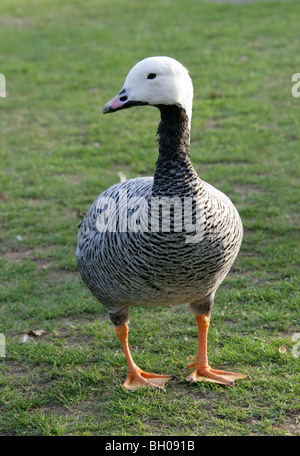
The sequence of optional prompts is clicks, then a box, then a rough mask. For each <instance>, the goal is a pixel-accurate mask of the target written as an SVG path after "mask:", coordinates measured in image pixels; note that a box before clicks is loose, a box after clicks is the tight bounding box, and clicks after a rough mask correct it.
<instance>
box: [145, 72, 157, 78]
mask: <svg viewBox="0 0 300 456" xmlns="http://www.w3.org/2000/svg"><path fill="white" fill-rule="evenodd" d="M154 78H156V74H155V73H149V74H148V76H147V79H154Z"/></svg>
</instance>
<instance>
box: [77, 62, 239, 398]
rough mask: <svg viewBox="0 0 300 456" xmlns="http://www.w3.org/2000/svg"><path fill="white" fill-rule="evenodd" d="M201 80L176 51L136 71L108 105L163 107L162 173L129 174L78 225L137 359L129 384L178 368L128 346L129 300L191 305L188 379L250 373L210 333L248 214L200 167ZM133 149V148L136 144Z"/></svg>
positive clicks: (102, 291) (155, 381)
mask: <svg viewBox="0 0 300 456" xmlns="http://www.w3.org/2000/svg"><path fill="white" fill-rule="evenodd" d="M192 99H193V85H192V81H191V78H190V76H189V74H188V71H187V70H186V68H184V67H183V66H182V65H181V63H179V62H178V61H177V60H175V59H173V58H170V57H149V58H146V59H144V60H142V61H140V62H138V63H137V64H136V65H135V66H134V67H133V68H132V69H131V71H130V72H129V74H128V76H127V78H126V80H125V83H124V85H123V88H122V90H121V91H120V92H119V93H118V95H117V96H116V97H115V98H113V99H112V100H111V101H109V102H108V103H106V104H105V106H104V108H103V113H104V114H105V113H110V112H115V111H120V110H121V109H125V108H130V107H133V106H137V105H151V106H155V107H157V108H158V109H159V110H160V114H161V120H160V123H159V126H158V131H157V134H158V143H159V155H158V160H157V163H156V169H155V173H154V177H153V178H152V177H141V178H135V179H130V180H127V181H123V182H120V183H118V184H116V185H113V186H112V187H110V188H108V189H107V190H105V191H104V192H103V193H101V194H100V195H99V197H98V198H97V199H96V201H95V202H94V203H93V204H92V206H91V208H90V209H89V211H88V212H87V214H86V216H85V218H84V220H83V222H82V224H81V225H80V229H79V233H78V246H77V255H76V256H77V264H78V269H79V272H80V274H81V276H82V279H83V281H84V283H85V284H86V286H87V287H88V288H89V289H90V290H91V292H92V293H93V294H94V296H95V297H96V298H97V299H98V300H99V301H100V302H101V303H102V304H103V305H104V306H105V307H106V309H107V311H108V314H109V317H110V319H111V321H112V323H113V324H114V326H115V330H116V334H117V336H118V338H119V340H120V342H121V344H122V347H123V350H124V354H125V357H126V360H127V366H128V372H127V379H126V381H125V383H124V386H125V387H126V388H127V389H128V390H132V391H133V390H136V389H137V388H139V387H140V386H152V387H156V388H163V387H164V385H165V383H166V382H167V381H168V380H170V379H171V378H172V377H173V376H172V375H157V374H152V373H147V372H144V371H143V370H141V369H140V368H139V367H138V366H137V365H136V364H135V363H134V361H133V359H132V357H131V354H130V350H129V346H128V321H129V312H128V310H129V307H130V306H132V305H139V306H153V307H155V306H166V305H176V304H189V305H190V307H191V310H192V312H193V313H194V315H195V318H196V322H197V326H198V352H197V354H196V358H195V362H193V363H191V364H190V365H189V366H188V367H189V368H193V371H192V373H191V374H190V375H189V376H188V377H187V378H186V380H187V381H190V382H195V381H201V380H204V381H209V382H214V383H219V384H223V385H233V384H234V380H236V379H240V378H245V375H242V374H237V373H234V372H225V371H221V370H215V369H212V368H211V367H210V366H209V364H208V359H207V332H208V327H209V322H210V314H211V310H212V307H213V303H214V296H215V292H216V290H217V289H218V287H219V285H220V284H221V282H222V281H223V280H224V278H225V277H226V275H227V273H228V272H229V270H230V268H231V266H232V264H233V262H234V260H235V258H236V256H237V254H238V251H239V249H240V245H241V242H242V236H243V228H242V223H241V220H240V217H239V214H238V212H237V210H236V209H235V207H234V205H233V204H232V202H231V201H230V200H229V199H228V198H227V196H225V195H224V194H223V193H222V192H220V191H219V190H216V189H215V188H214V187H212V186H211V185H210V184H208V183H206V182H204V181H203V180H201V179H200V177H199V176H198V175H197V173H196V171H195V169H194V167H193V165H192V162H191V158H190V150H189V144H190V127H191V116H192ZM128 153H130V152H129V151H128Z"/></svg>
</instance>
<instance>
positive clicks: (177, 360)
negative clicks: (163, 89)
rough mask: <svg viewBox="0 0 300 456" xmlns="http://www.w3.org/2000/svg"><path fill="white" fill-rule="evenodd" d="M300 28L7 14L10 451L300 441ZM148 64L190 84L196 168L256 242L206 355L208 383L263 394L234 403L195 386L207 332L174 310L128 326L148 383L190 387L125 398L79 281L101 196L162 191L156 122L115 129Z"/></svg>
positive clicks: (189, 5) (4, 194) (0, 363)
mask: <svg viewBox="0 0 300 456" xmlns="http://www.w3.org/2000/svg"><path fill="white" fill-rule="evenodd" d="M299 20H300V3H299V2H298V1H256V2H250V1H249V2H241V3H235V2H233V3H230V2H217V1H215V2H214V1H200V0H199V1H194V0H185V1H184V2H182V1H181V0H172V2H171V1H167V0H161V1H152V2H149V1H141V0H128V1H126V2H123V1H122V0H88V1H86V2H84V1H83V0H72V1H71V0H67V1H64V2H61V1H58V0H44V1H40V0H26V1H25V0H2V2H1V6H0V73H3V74H4V75H5V77H6V90H7V94H6V95H7V96H6V98H0V114H1V123H0V125H1V127H0V128H1V137H0V143H1V150H0V153H1V189H0V205H1V263H0V265H1V288H0V295H1V304H0V305H1V326H0V333H2V335H4V336H2V339H1V340H3V337H5V356H2V358H0V412H1V413H0V435H27V436H33V435H43V436H48V435H51V436H54V435H99V436H112V435H116V436H121V435H123V436H124V435H127V436H133V435H148V436H159V435H162V436H170V435H180V436H204V435H205V436H216V435H226V436H228V435H240V436H241V435H243V436H246V435H264V436H274V435H296V434H298V435H299V420H300V416H299V415H300V412H299V356H298V355H299V354H300V348H299V347H298V346H297V337H298V336H300V321H299V320H300V318H299V317H300V315H299V314H300V312H299V288H298V284H299V269H298V265H299V248H298V245H299V237H298V234H299V224H298V221H299V219H298V215H299V213H297V210H298V208H299V144H300V133H299V112H300V98H295V97H293V96H292V93H291V88H292V85H293V82H292V81H291V78H292V75H293V74H294V73H297V72H300V55H299ZM150 55H168V56H171V57H175V58H176V59H178V60H179V61H180V62H182V63H183V64H184V65H185V66H186V67H187V68H188V69H189V71H190V74H191V77H192V79H193V83H194V90H195V97H194V108H193V120H192V135H191V156H192V161H193V164H194V166H195V168H196V169H197V171H198V174H199V175H200V177H201V178H202V179H203V180H205V181H207V182H210V183H211V184H212V185H214V186H215V187H217V188H219V189H220V190H222V191H223V192H224V193H226V194H227V195H228V196H229V197H230V198H231V200H232V201H233V202H234V204H235V205H236V207H237V208H238V210H239V212H240V215H241V218H242V220H243V224H244V230H245V233H244V241H243V244H242V248H241V251H240V254H239V256H238V258H237V261H236V263H235V265H234V267H233V269H232V271H231V272H230V273H229V275H228V277H227V278H226V280H225V281H224V282H223V284H222V286H221V287H220V289H219V291H218V292H217V295H216V303H215V307H214V310H213V313H212V320H211V327H210V331H209V338H208V356H209V360H210V364H211V366H212V367H215V368H223V369H227V370H231V369H234V370H236V371H238V372H242V373H245V374H248V375H249V376H250V378H249V379H247V380H243V381H239V382H237V384H236V386H235V387H232V388H226V387H222V386H217V385H213V384H208V383H198V384H193V385H191V384H188V383H187V382H185V376H186V366H187V365H188V364H189V363H190V362H192V361H193V360H194V357H195V354H196V350H197V329H196V323H195V321H194V317H193V316H192V314H191V312H190V310H189V307H188V306H177V307H160V308H157V309H153V308H152V309H151V308H147V307H135V308H131V313H130V318H131V320H130V321H131V323H130V339H129V341H130V346H131V349H132V354H133V357H134V360H135V362H136V363H137V364H138V365H139V366H140V367H141V368H143V369H144V370H146V371H147V370H148V371H155V372H158V373H173V374H175V375H177V377H178V378H177V379H175V380H173V381H172V382H169V383H168V384H167V386H166V393H165V394H164V393H162V392H158V391H152V390H150V389H141V390H139V391H137V392H136V393H129V392H128V391H126V390H124V389H123V387H122V382H123V381H124V380H125V377H126V362H125V358H124V355H123V352H122V349H121V346H120V343H119V341H118V339H117V337H116V335H115V331H114V329H113V327H112V324H111V322H110V320H109V319H108V316H107V313H106V310H105V309H104V308H103V307H102V305H101V304H100V303H99V302H97V301H96V300H95V299H94V298H93V296H92V295H91V294H90V292H89V291H88V290H87V289H86V287H85V286H84V285H83V283H82V281H81V279H80V276H79V273H78V272H77V267H76V258H75V252H76V242H77V226H78V224H79V223H80V222H81V220H82V218H83V216H84V213H85V212H86V211H87V210H88V208H89V207H90V205H91V204H92V202H93V201H94V199H95V198H96V197H97V195H98V194H99V193H100V192H101V191H102V190H104V189H105V188H107V187H109V186H110V185H112V184H114V183H116V182H118V181H119V175H118V173H119V172H123V173H125V174H126V176H127V178H132V177H136V176H147V175H153V173H154V169H155V162H156V159H157V143H156V142H155V137H156V128H157V124H158V121H159V113H158V111H157V110H155V109H153V108H149V107H140V108H136V109H131V110H127V111H124V112H119V113H116V114H114V115H109V116H103V115H102V106H103V105H104V103H106V102H107V101H108V100H109V99H111V98H112V97H113V96H114V95H115V94H116V93H117V92H118V91H119V90H120V89H121V87H122V84H123V82H124V79H125V77H126V74H127V72H128V71H129V70H130V68H131V67H132V66H133V65H134V64H135V63H136V62H137V61H138V60H141V59H142V58H144V57H147V56H150ZM37 330H44V331H46V333H45V334H43V335H42V336H40V337H28V338H26V337H25V338H24V335H26V334H27V333H28V332H29V331H37ZM31 334H32V333H31ZM26 339H27V340H26ZM298 342H299V339H298ZM2 349H3V347H2ZM2 351H3V350H2ZM2 354H3V353H2Z"/></svg>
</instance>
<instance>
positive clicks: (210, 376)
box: [186, 363, 247, 386]
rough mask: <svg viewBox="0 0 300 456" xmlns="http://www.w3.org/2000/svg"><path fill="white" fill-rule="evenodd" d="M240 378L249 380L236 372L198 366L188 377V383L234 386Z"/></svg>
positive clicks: (191, 365) (193, 364)
mask: <svg viewBox="0 0 300 456" xmlns="http://www.w3.org/2000/svg"><path fill="white" fill-rule="evenodd" d="M194 366H195V363H192V364H190V365H189V366H188V368H191V367H194ZM240 378H247V375H243V374H239V373H236V372H226V371H223V370H215V369H212V368H211V367H209V366H207V367H200V366H196V367H195V368H194V371H193V372H192V373H191V374H190V375H188V376H187V377H186V380H187V381H188V382H191V383H194V382H201V381H204V382H212V383H218V384H219V385H227V386H234V381H235V380H238V379H240Z"/></svg>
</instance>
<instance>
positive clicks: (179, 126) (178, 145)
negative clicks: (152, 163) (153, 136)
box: [157, 105, 190, 160]
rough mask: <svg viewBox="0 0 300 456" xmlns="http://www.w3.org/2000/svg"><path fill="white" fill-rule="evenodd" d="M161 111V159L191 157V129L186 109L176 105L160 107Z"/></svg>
mask: <svg viewBox="0 0 300 456" xmlns="http://www.w3.org/2000/svg"><path fill="white" fill-rule="evenodd" d="M159 109H160V113H161V120H160V123H159V125H158V129H157V135H158V143H159V159H163V160H165V159H168V158H171V159H172V158H173V159H176V158H180V157H181V158H186V157H190V127H189V118H188V116H187V113H186V111H185V109H183V108H181V107H179V106H176V105H174V106H159Z"/></svg>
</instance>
